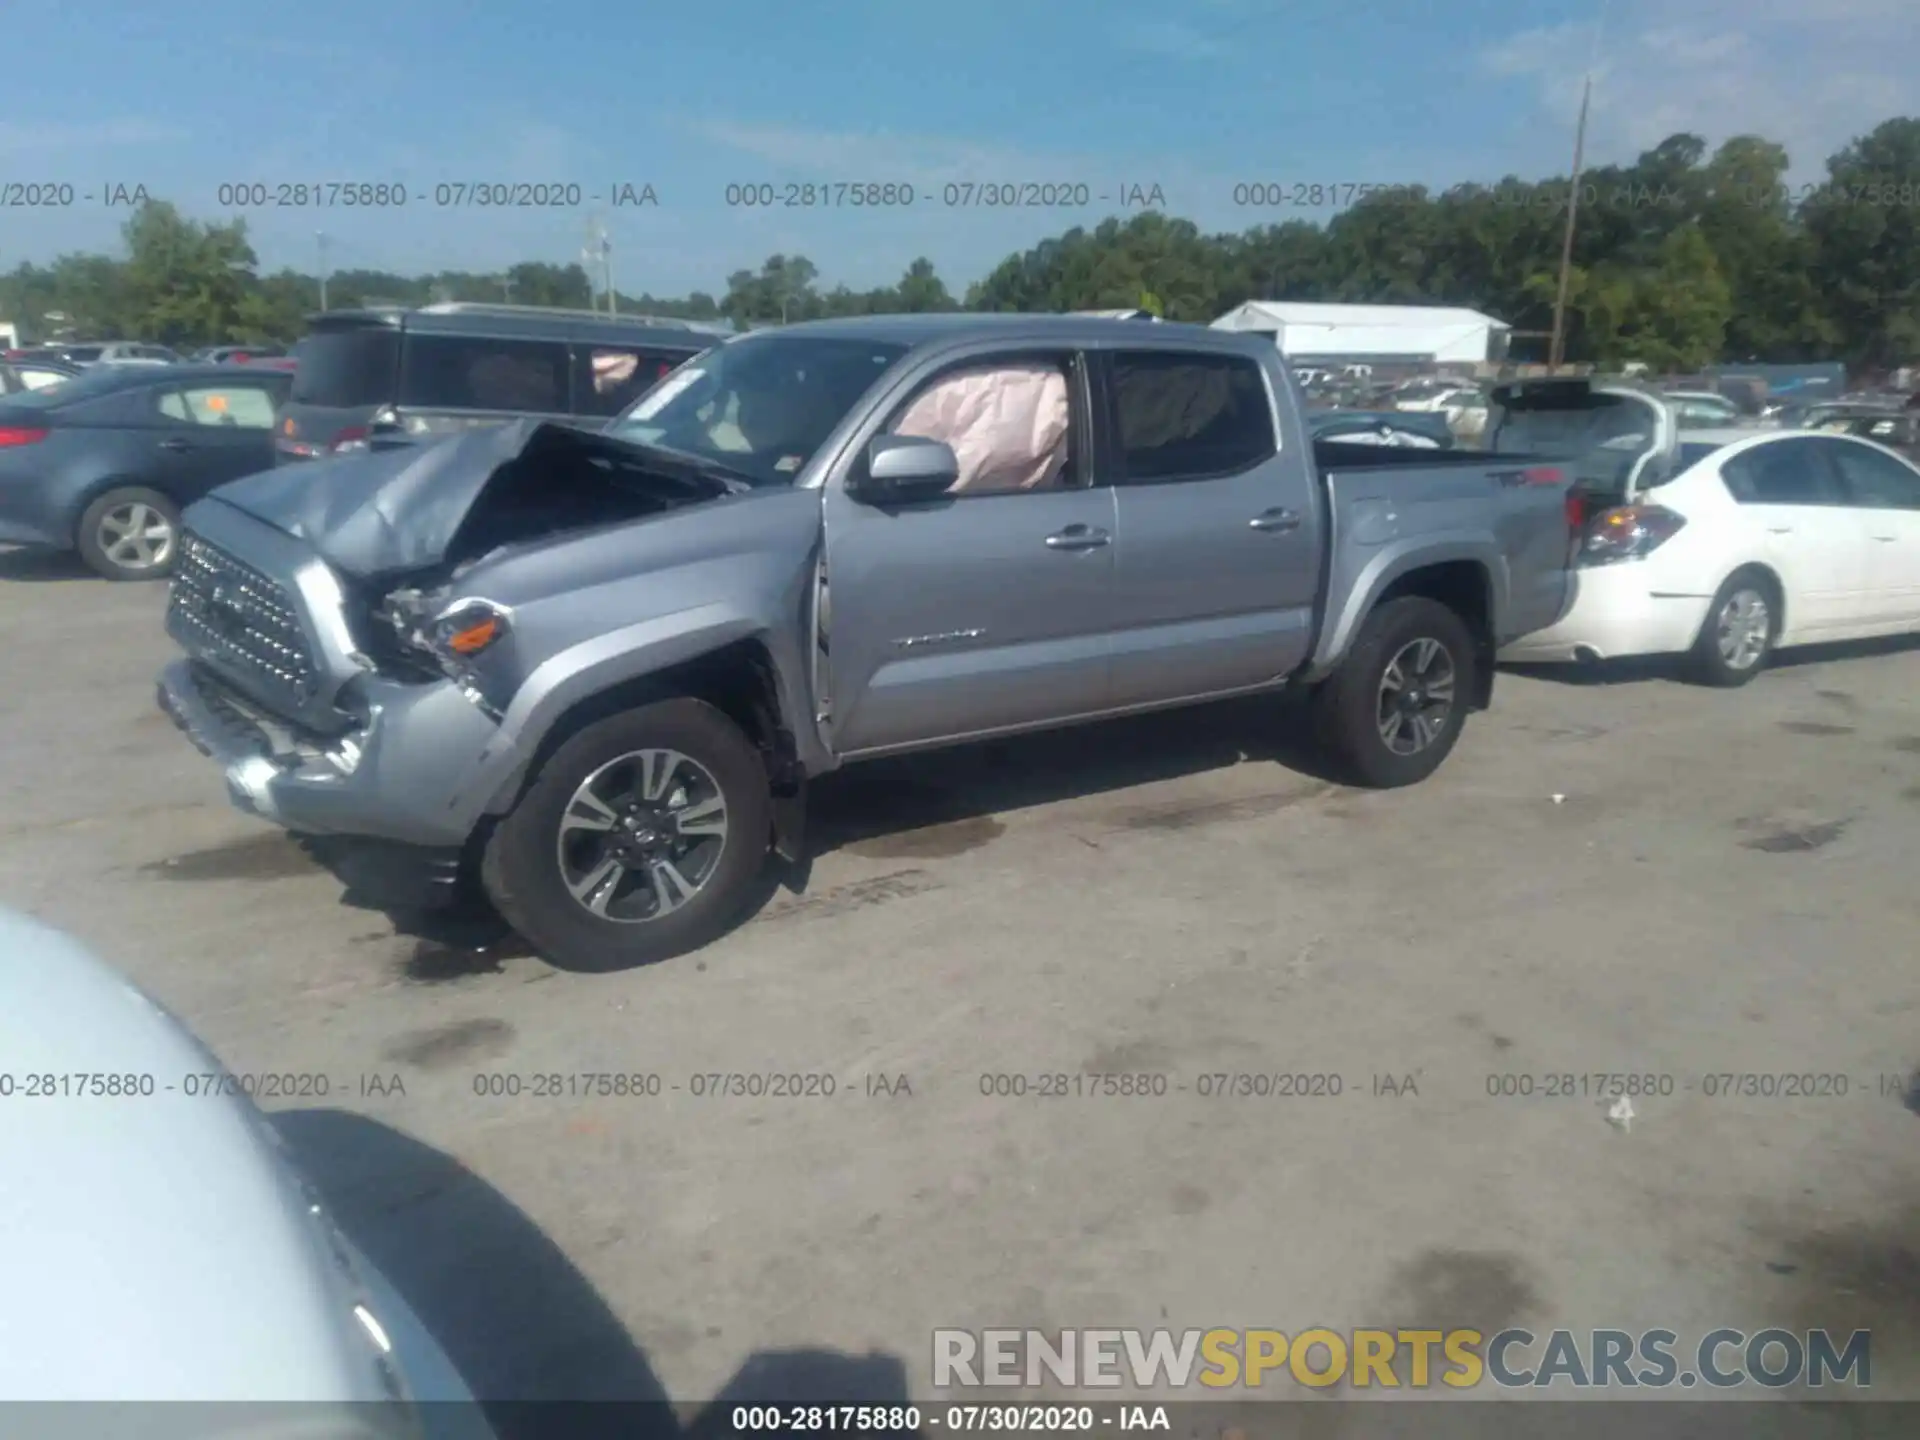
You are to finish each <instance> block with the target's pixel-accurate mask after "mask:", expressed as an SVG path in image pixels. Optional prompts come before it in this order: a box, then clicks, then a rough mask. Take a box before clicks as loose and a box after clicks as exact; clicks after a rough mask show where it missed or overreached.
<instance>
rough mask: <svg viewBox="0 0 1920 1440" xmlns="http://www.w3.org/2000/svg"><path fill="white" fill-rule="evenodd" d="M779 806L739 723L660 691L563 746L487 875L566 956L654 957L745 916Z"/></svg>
mask: <svg viewBox="0 0 1920 1440" xmlns="http://www.w3.org/2000/svg"><path fill="white" fill-rule="evenodd" d="M772 815H773V807H772V796H771V792H770V788H769V786H768V782H767V769H766V764H765V762H764V761H763V760H762V759H761V756H760V752H759V751H758V750H757V749H756V748H755V747H754V745H753V743H752V742H751V741H750V740H749V739H748V738H747V737H746V736H745V735H744V734H742V733H741V731H740V729H739V727H738V726H736V725H735V724H734V723H733V722H732V721H731V720H729V719H728V718H727V717H726V716H725V715H723V714H722V713H721V712H720V711H718V710H716V709H715V708H714V707H713V706H711V705H708V704H706V703H705V702H704V701H700V700H691V699H673V700H661V701H657V702H655V703H654V704H651V705H643V706H640V707H639V708H638V709H635V710H629V711H627V712H625V713H623V714H619V715H614V716H610V717H609V718H607V719H605V720H601V721H598V722H596V723H594V724H592V725H589V726H587V727H586V728H585V729H583V730H581V731H580V733H579V734H577V735H575V736H573V737H572V738H571V739H569V740H568V741H566V743H565V744H563V745H561V746H560V747H559V749H557V750H556V751H554V753H553V755H552V756H551V757H550V758H549V759H548V760H547V761H546V763H545V764H544V765H542V766H541V767H540V769H539V771H538V772H537V773H536V774H535V775H534V777H533V780H532V783H531V784H530V785H528V787H527V789H526V791H525V793H523V794H522V795H521V797H520V800H519V803H518V804H516V805H515V806H514V808H513V810H512V811H511V812H510V813H509V814H508V815H507V816H506V818H505V819H503V820H502V821H501V822H500V823H499V825H498V826H497V827H495V829H494V831H493V834H492V835H491V836H490V837H489V839H488V841H487V845H486V849H485V851H484V852H483V854H482V858H481V868H480V875H481V881H482V883H483V884H484V886H485V887H486V892H487V897H488V898H489V899H490V900H492V902H493V904H494V907H495V908H496V909H498V910H499V912H500V914H501V916H502V917H503V918H504V919H505V920H506V921H507V923H508V924H509V925H511V926H513V928H514V929H515V930H516V931H518V932H519V933H520V934H521V935H522V936H523V937H525V938H526V939H527V940H529V941H531V942H532V943H533V945H534V947H535V948H536V949H537V950H538V951H539V952H540V954H541V955H543V956H544V957H545V958H546V959H547V960H548V961H549V962H550V963H551V964H553V965H555V966H557V967H559V968H560V969H563V970H583V971H609V970H624V969H628V968H630V967H633V966H637V965H647V964H651V963H653V962H654V961H656V960H665V959H669V958H671V957H672V956H675V955H683V954H685V953H686V952H688V951H689V950H697V949H699V948H700V947H701V946H703V945H706V944H708V943H710V942H711V941H713V940H715V939H717V938H718V937H719V936H720V935H721V934H723V933H724V932H725V931H726V930H727V929H728V928H729V927H730V926H731V925H732V924H733V923H734V922H735V921H736V920H737V919H738V918H739V917H740V914H741V912H742V910H743V909H744V908H745V906H746V904H747V902H748V900H749V899H750V898H751V895H752V892H753V888H754V883H755V881H756V880H757V879H758V878H759V876H760V874H761V872H762V870H763V868H764V866H765V864H766V860H767V854H768V851H769V848H770V841H771V836H772V828H773V825H772ZM683 826H688V827H692V828H686V829H683V828H682V827H683ZM716 826H717V827H718V834H717V837H716V832H715V827H716Z"/></svg>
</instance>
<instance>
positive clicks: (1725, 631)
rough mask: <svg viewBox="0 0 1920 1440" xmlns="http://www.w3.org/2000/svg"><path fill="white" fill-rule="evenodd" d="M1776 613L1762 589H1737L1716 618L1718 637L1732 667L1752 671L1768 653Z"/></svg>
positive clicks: (1722, 653) (1725, 659)
mask: <svg viewBox="0 0 1920 1440" xmlns="http://www.w3.org/2000/svg"><path fill="white" fill-rule="evenodd" d="M1772 636H1773V616H1772V614H1771V613H1770V612H1769V611H1768V609H1767V597H1766V596H1764V595H1762V594H1761V593H1760V592H1759V591H1758V590H1736V591H1734V592H1733V594H1731V595H1729V596H1728V597H1727V603H1726V604H1724V605H1722V606H1721V607H1720V613H1719V615H1717V616H1716V617H1714V640H1715V643H1716V644H1717V645H1718V647H1719V650H1720V658H1721V659H1722V660H1724V661H1725V662H1726V665H1727V668H1728V669H1729V670H1751V669H1752V668H1753V667H1754V666H1755V665H1757V664H1759V662H1760V657H1761V656H1762V655H1764V654H1766V653H1767V644H1768V642H1769V641H1770V640H1771V639H1772Z"/></svg>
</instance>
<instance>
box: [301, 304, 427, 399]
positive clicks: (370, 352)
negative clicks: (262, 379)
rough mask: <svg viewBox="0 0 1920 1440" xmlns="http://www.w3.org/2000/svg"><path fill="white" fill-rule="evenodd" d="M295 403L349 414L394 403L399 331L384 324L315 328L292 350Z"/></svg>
mask: <svg viewBox="0 0 1920 1440" xmlns="http://www.w3.org/2000/svg"><path fill="white" fill-rule="evenodd" d="M294 355H295V358H296V359H297V360H298V361H299V368H298V369H297V370H296V371H295V372H294V382H293V394H292V399H293V402H294V403H295V404H296V405H318V406H321V407H323V408H326V409H330V410H351V409H358V408H362V407H366V406H371V405H386V404H389V403H391V402H392V400H393V396H394V384H395V381H396V378H397V376H398V374H399V369H400V332H399V331H397V330H393V329H390V328H389V327H387V326H384V325H367V326H361V327H358V328H355V329H350V330H317V331H315V332H314V333H313V334H311V335H309V336H307V338H306V339H304V340H302V341H301V342H300V344H299V345H298V346H297V347H295V350H294Z"/></svg>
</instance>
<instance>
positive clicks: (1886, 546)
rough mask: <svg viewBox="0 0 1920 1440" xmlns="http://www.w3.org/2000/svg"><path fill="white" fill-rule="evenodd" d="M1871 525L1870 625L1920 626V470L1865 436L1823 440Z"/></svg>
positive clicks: (1865, 611) (1866, 609) (1866, 601)
mask: <svg viewBox="0 0 1920 1440" xmlns="http://www.w3.org/2000/svg"><path fill="white" fill-rule="evenodd" d="M1813 443H1814V444H1817V445H1820V446H1821V447H1823V448H1824V449H1825V450H1826V451H1827V452H1828V455H1829V456H1830V458H1831V459H1832V461H1833V465H1834V468H1835V469H1836V470H1838V471H1839V472H1840V481H1841V484H1842V485H1843V486H1844V487H1845V489H1846V492H1847V499H1848V500H1849V501H1850V502H1851V504H1852V505H1853V507H1854V509H1855V510H1856V511H1857V512H1858V513H1859V515H1860V517H1861V518H1862V520H1863V521H1864V522H1865V525H1866V537H1867V557H1866V563H1867V574H1866V594H1865V595H1864V596H1863V597H1862V618H1863V619H1864V621H1865V622H1866V623H1867V624H1869V625H1899V626H1912V627H1917V628H1920V470H1916V469H1915V468H1914V467H1913V466H1912V465H1911V464H1909V463H1908V462H1906V461H1905V460H1902V459H1900V458H1899V457H1898V456H1895V455H1892V454H1890V453H1888V452H1887V451H1885V450H1882V449H1879V448H1878V447H1877V446H1875V445H1873V444H1871V443H1869V442H1867V441H1864V440H1841V439H1833V440H1824V439H1823V440H1817V441H1814V442H1813Z"/></svg>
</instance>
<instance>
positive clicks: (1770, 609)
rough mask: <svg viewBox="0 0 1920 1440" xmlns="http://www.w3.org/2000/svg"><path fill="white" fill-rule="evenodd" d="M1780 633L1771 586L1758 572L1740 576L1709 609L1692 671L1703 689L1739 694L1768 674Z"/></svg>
mask: <svg viewBox="0 0 1920 1440" xmlns="http://www.w3.org/2000/svg"><path fill="white" fill-rule="evenodd" d="M1779 633H1780V612H1779V604H1778V600H1777V597H1776V596H1775V593H1774V588H1773V586H1772V584H1771V583H1770V582H1769V581H1768V580H1767V578H1766V577H1765V576H1764V575H1762V574H1761V573H1760V572H1759V571H1757V570H1737V571H1735V572H1734V573H1733V574H1732V575H1731V576H1729V577H1728V579H1727V583H1726V584H1724V585H1722V586H1721V587H1720V591H1719V593H1718V594H1717V595H1715V596H1714V597H1713V603H1712V604H1711V605H1709V606H1708V607H1707V618H1706V620H1705V622H1704V623H1703V624H1702V625H1701V626H1700V634H1699V636H1698V637H1697V638H1695V640H1694V642H1693V653H1692V654H1691V655H1689V656H1688V657H1687V658H1688V668H1689V670H1690V671H1691V672H1692V675H1693V678H1694V680H1696V681H1697V682H1699V683H1700V684H1702V685H1711V686H1714V687H1715V688H1716V689H1720V690H1733V689H1737V688H1738V687H1739V686H1742V685H1745V684H1748V683H1749V682H1750V681H1752V679H1753V677H1754V676H1756V675H1758V674H1759V673H1760V672H1761V671H1762V670H1764V669H1766V668H1767V661H1768V660H1769V659H1770V658H1771V657H1772V655H1773V642H1774V639H1775V638H1776V637H1777V636H1778V635H1779Z"/></svg>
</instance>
